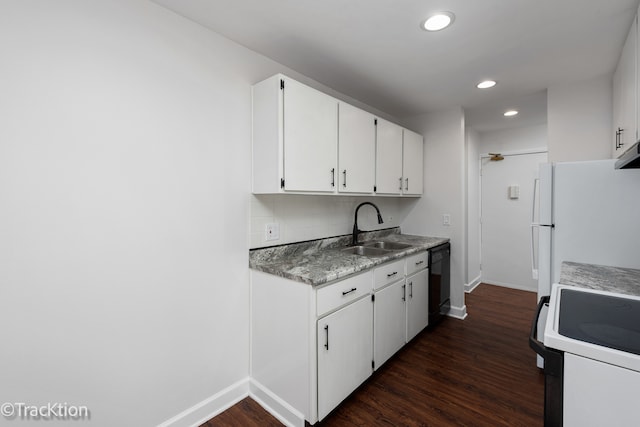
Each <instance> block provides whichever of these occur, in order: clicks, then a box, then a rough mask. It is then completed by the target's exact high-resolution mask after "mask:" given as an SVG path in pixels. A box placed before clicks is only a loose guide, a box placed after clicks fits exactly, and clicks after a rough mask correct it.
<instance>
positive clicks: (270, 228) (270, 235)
mask: <svg viewBox="0 0 640 427" xmlns="http://www.w3.org/2000/svg"><path fill="white" fill-rule="evenodd" d="M279 238H280V225H279V224H278V223H277V222H271V223H269V224H265V226H264V240H266V241H269V240H278V239H279Z"/></svg>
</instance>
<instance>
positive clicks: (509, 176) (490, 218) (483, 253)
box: [480, 151, 548, 291]
mask: <svg viewBox="0 0 640 427" xmlns="http://www.w3.org/2000/svg"><path fill="white" fill-rule="evenodd" d="M492 157H493V160H492ZM500 157H501V158H502V159H500ZM547 159H548V156H547V152H546V151H532V152H522V153H513V154H509V153H506V154H502V155H501V156H490V155H482V156H481V157H480V179H481V185H480V205H481V206H480V247H481V249H480V259H481V270H482V281H483V282H485V283H490V284H494V285H499V286H505V287H509V288H515V289H522V290H527V291H536V290H537V286H538V285H537V280H535V279H533V276H532V272H531V253H532V252H531V250H532V249H531V244H532V243H531V242H532V239H531V227H530V224H531V215H532V209H533V191H534V179H535V178H537V176H538V167H539V165H540V163H546V162H547ZM535 240H536V239H534V241H535Z"/></svg>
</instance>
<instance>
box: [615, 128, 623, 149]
mask: <svg viewBox="0 0 640 427" xmlns="http://www.w3.org/2000/svg"><path fill="white" fill-rule="evenodd" d="M622 132H624V129H622V128H618V131H617V132H616V150H617V149H619V148H622V146H623V145H624V142H622Z"/></svg>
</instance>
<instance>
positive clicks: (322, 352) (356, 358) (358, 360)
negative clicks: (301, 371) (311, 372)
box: [317, 297, 373, 420]
mask: <svg viewBox="0 0 640 427" xmlns="http://www.w3.org/2000/svg"><path fill="white" fill-rule="evenodd" d="M372 320H373V303H372V302H371V298H369V297H366V298H363V299H361V300H359V301H356V302H354V303H353V304H350V305H348V306H346V307H344V308H342V309H340V310H338V311H336V312H335V313H332V314H330V315H328V316H326V317H323V318H322V319H319V320H318V324H317V328H318V329H317V337H318V341H317V342H318V419H319V420H322V419H323V418H324V417H325V416H326V415H327V414H328V413H329V412H331V410H332V409H333V408H335V407H336V406H337V405H338V404H339V403H340V402H342V400H344V398H345V397H347V396H348V395H349V394H351V392H352V391H353V390H355V389H356V388H357V387H358V386H359V385H360V384H362V382H363V381H364V380H365V379H367V378H368V377H369V376H370V375H371V361H372V360H373V321H372Z"/></svg>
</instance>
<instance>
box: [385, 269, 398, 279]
mask: <svg viewBox="0 0 640 427" xmlns="http://www.w3.org/2000/svg"><path fill="white" fill-rule="evenodd" d="M396 274H398V272H397V271H394V272H393V273H389V274H387V278H389V277H393V276H395V275H396Z"/></svg>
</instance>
